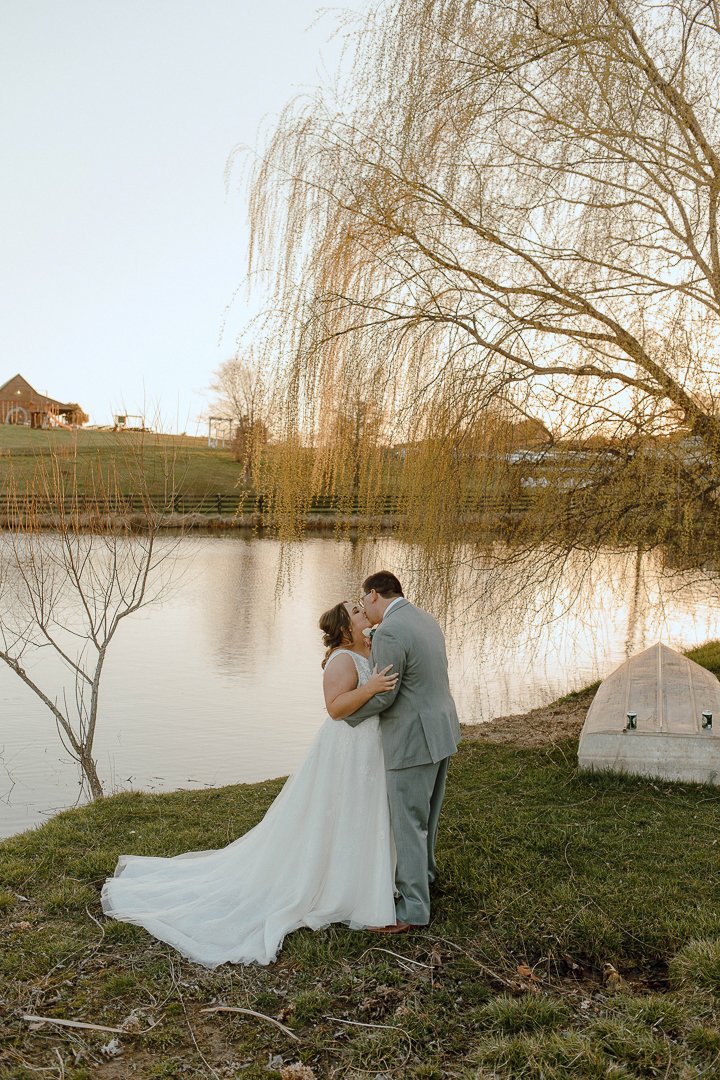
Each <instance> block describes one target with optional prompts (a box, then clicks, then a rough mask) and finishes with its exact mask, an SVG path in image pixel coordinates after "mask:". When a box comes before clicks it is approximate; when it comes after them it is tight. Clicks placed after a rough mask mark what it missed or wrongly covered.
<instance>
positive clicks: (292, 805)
mask: <svg viewBox="0 0 720 1080" xmlns="http://www.w3.org/2000/svg"><path fill="white" fill-rule="evenodd" d="M341 651H342V652H349V655H350V656H351V657H352V659H353V661H354V662H355V665H356V667H357V669H358V680H359V683H363V682H365V681H366V680H367V679H368V678H369V676H370V673H371V665H370V661H369V660H367V659H365V658H364V657H361V656H359V655H357V654H356V653H353V652H350V651H349V650H337V651H336V652H335V653H333V654H332V655H331V657H330V659H329V661H328V663H332V661H333V659H334V658H335V656H337V655H338V653H339V652H341ZM394 860H395V854H394V845H393V841H392V835H391V832H390V819H389V813H388V805H387V789H386V783H385V765H384V761H383V751H382V742H381V739H380V730H379V720H378V718H377V717H372V718H370V719H368V720H365V722H364V723H362V724H359V725H358V726H357V727H355V728H352V727H350V726H349V725H348V724H345V723H344V722H343V721H342V720H340V721H337V720H332V719H330V718H328V719H327V720H326V722H325V724H324V725H323V726H322V728H321V729H320V731H319V732H318V734H317V736H316V738H315V741H314V742H313V744H312V746H311V748H310V750H309V752H308V755H307V757H306V758H305V760H304V762H303V764H302V765H301V766H300V768H299V770H298V771H297V772H296V773H295V774H294V775H293V776H291V777H290V779H289V780H288V781H287V783H286V784H285V786H284V787H283V789H282V791H281V792H280V794H279V795H278V797H277V798H276V799H275V801H274V803H273V804H272V806H271V807H270V808H269V810H268V812H267V813H266V815H265V817H264V818H263V819H262V821H261V822H260V823H259V824H258V825H256V826H255V828H254V829H251V830H250V832H248V833H246V834H245V835H244V836H241V837H239V838H238V839H237V840H235V841H233V843H231V844H228V846H227V847H224V848H219V849H217V850H213V851H189V852H186V853H185V854H183V855H177V856H175V858H169V859H164V858H153V857H147V856H142V855H121V856H120V859H119V861H118V864H117V867H116V869H115V876H114V877H112V878H108V880H107V881H106V882H105V885H104V886H103V891H102V906H103V911H104V912H105V914H106V915H109V916H111V917H112V918H114V919H120V920H121V921H123V922H129V923H136V924H137V925H139V926H144V927H145V929H146V930H148V931H149V932H150V933H151V934H152V935H153V936H154V937H156V938H159V939H160V940H161V941H165V942H167V943H168V944H169V945H172V946H173V947H174V948H175V949H177V950H178V952H180V953H182V954H183V956H186V957H188V959H190V960H194V961H196V962H197V963H199V964H203V965H204V966H205V967H208V968H214V967H217V966H218V965H219V964H224V963H226V962H229V963H233V964H249V963H253V962H255V963H259V964H269V963H271V961H273V960H274V959H275V958H276V956H277V954H278V952H279V950H280V948H281V946H282V943H283V938H284V937H285V935H286V934H289V933H290V931H291V930H296V929H297V928H298V927H300V926H308V927H310V928H311V929H313V930H319V929H321V928H322V927H324V926H328V925H329V924H330V923H336V922H337V923H345V924H346V925H347V926H349V927H351V928H352V929H361V928H362V927H365V926H384V925H386V924H388V923H394V922H395V901H394Z"/></svg>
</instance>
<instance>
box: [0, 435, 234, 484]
mask: <svg viewBox="0 0 720 1080" xmlns="http://www.w3.org/2000/svg"><path fill="white" fill-rule="evenodd" d="M52 458H56V459H57V460H58V461H59V462H60V467H61V468H63V465H64V464H65V466H66V468H67V470H68V473H69V471H70V470H73V471H75V470H76V471H77V477H78V486H79V488H80V490H88V491H92V490H93V484H92V480H91V476H92V474H93V473H97V471H98V470H102V471H104V472H107V470H108V467H109V466H112V467H113V468H114V469H115V470H116V472H117V479H118V484H119V486H120V488H121V489H122V490H124V491H128V492H130V493H132V492H133V491H134V490H136V484H137V474H138V469H139V467H140V466H141V468H142V472H143V475H144V477H145V481H146V483H147V488H148V491H149V492H150V493H151V494H157V495H159V496H162V495H164V494H165V492H166V491H167V486H168V480H169V478H170V480H171V481H172V478H174V480H175V484H176V485H177V486H178V487H179V489H180V490H182V491H183V492H184V493H186V494H188V495H194V496H196V497H197V498H202V497H203V496H205V495H208V494H221V495H228V496H237V494H238V488H237V481H238V476H239V472H240V466H239V465H238V463H237V462H236V461H234V460H233V456H232V454H231V453H230V451H229V450H227V449H210V448H209V447H208V445H207V439H203V438H194V437H192V436H189V435H160V434H154V433H145V434H142V433H138V432H133V431H127V432H113V431H83V430H82V429H79V430H77V431H64V430H59V429H53V430H48V431H43V430H32V429H30V428H25V427H15V426H13V425H7V424H0V486H2V488H3V489H4V488H5V487H6V486H7V484H8V481H9V480H10V477H11V476H12V478H13V481H14V483H16V484H17V485H18V486H19V487H20V488H21V489H22V487H23V485H25V484H26V483H28V482H31V481H32V477H33V475H34V472H35V469H36V467H37V464H38V461H45V462H49V461H50V460H51V459H52ZM171 486H172V483H171Z"/></svg>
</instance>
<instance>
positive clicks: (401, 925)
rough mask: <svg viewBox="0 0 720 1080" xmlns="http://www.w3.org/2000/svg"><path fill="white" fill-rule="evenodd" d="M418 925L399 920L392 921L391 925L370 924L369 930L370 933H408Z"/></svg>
mask: <svg viewBox="0 0 720 1080" xmlns="http://www.w3.org/2000/svg"><path fill="white" fill-rule="evenodd" d="M415 929H416V927H414V926H411V925H410V923H406V922H401V921H400V920H398V921H397V922H396V923H390V925H389V926H368V928H367V930H368V933H369V934H406V933H407V932H408V930H415Z"/></svg>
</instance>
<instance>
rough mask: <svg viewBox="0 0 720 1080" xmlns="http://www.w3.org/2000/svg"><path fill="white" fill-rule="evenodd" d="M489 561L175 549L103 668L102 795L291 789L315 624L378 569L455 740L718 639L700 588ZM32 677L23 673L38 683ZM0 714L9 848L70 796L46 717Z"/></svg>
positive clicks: (271, 545) (5, 699) (719, 611)
mask: <svg viewBox="0 0 720 1080" xmlns="http://www.w3.org/2000/svg"><path fill="white" fill-rule="evenodd" d="M497 554H498V552H497V549H490V548H489V549H488V551H487V552H486V553H482V552H481V553H480V555H478V553H477V552H473V553H470V552H468V553H466V557H463V553H462V552H460V553H457V552H456V553H455V555H454V559H455V560H456V561H455V562H454V563H453V568H452V569H451V572H450V574H449V575H448V571H447V567H444V568H442V569H441V570H438V569H437V568H436V569H432V570H430V571H424V570H423V569H422V567H421V565H420V559H419V556H418V552H417V551H416V550H414V549H413V548H412V547H411V546H408V545H403V544H401V543H400V542H399V541H397V540H394V539H389V538H388V539H383V540H380V541H377V542H376V543H373V544H369V545H366V546H365V547H364V548H360V547H358V546H357V545H356V544H354V543H352V542H351V541H348V540H337V539H330V538H322V539H313V538H308V539H306V540H304V541H303V542H302V544H297V545H293V546H291V547H290V548H287V547H286V548H283V547H282V546H281V545H280V544H279V543H278V542H276V541H274V540H270V539H260V538H252V539H246V538H239V537H237V536H227V535H223V536H212V537H207V536H206V537H199V538H189V539H183V540H182V541H181V542H180V546H179V548H178V556H177V570H178V572H177V574H176V577H175V580H174V583H173V584H172V586H171V587H170V589H169V591H168V592H167V593H166V594H165V595H164V596H163V598H162V600H161V601H160V602H156V603H155V604H153V605H151V606H149V607H147V608H145V609H143V610H141V611H140V612H138V613H137V614H135V615H133V616H131V617H130V618H128V619H127V620H126V621H125V622H124V623H123V624H121V627H120V629H119V631H118V634H117V637H116V639H115V640H114V641H113V643H112V646H111V649H110V651H109V653H108V660H107V664H106V671H105V675H104V683H103V687H102V692H101V693H102V696H101V707H100V721H99V725H98V733H97V738H96V745H95V756H96V758H97V762H98V769H99V772H100V775H101V777H102V779H103V782H104V784H105V785H106V789H107V790H108V791H120V790H130V789H136V788H141V789H144V790H151V791H166V790H171V789H173V788H178V787H204V786H209V785H218V786H219V785H223V784H231V783H241V782H253V781H257V780H262V779H268V778H270V777H276V776H282V775H285V774H287V773H288V772H290V771H292V770H293V769H294V768H295V767H296V766H297V765H298V763H299V762H300V761H301V760H302V757H303V755H304V754H305V752H306V751H307V749H308V747H309V745H310V743H311V741H312V739H313V736H314V735H315V733H316V731H317V730H318V728H319V727H320V725H321V724H322V723H323V720H324V719H325V713H324V707H323V698H322V687H321V669H320V661H321V658H322V655H323V649H322V645H321V641H320V634H319V631H318V629H317V620H318V616H319V615H320V613H321V612H322V611H324V610H325V609H326V608H328V607H330V606H331V605H332V604H334V603H336V602H337V601H338V600H339V599H342V598H355V597H356V596H357V595H358V594H359V586H360V582H361V580H362V578H363V577H364V576H365V575H366V574H367V573H370V572H372V571H373V570H376V569H380V568H385V567H388V568H392V569H393V570H394V571H395V572H396V573H397V574H398V576H400V578H401V580H402V581H403V583H404V585H405V591H406V593H407V594H408V596H409V598H410V599H413V598H418V597H421V598H422V601H423V605H424V606H428V607H429V608H431V609H433V608H434V609H435V614H437V615H438V616H439V617H440V618H441V619H442V620H443V622H444V624H445V626H446V629H447V637H448V654H449V658H450V677H451V684H452V688H453V692H454V695H455V698H456V701H457V705H458V711H459V713H460V718H461V721H462V722H463V723H478V722H482V721H485V720H489V719H491V718H492V717H495V716H501V715H507V714H509V713H517V712H522V711H525V710H527V709H529V708H531V707H534V706H537V705H542V704H546V703H548V702H550V701H552V700H553V699H555V698H557V697H558V696H560V695H561V694H564V693H567V692H568V691H570V690H573V689H579V688H580V687H582V686H584V685H586V684H587V683H589V682H592V681H593V680H595V679H597V678H601V677H604V676H605V675H607V674H608V673H609V672H610V671H611V670H612V669H613V668H614V667H615V666H617V665H618V664H619V663H621V662H622V661H623V660H624V659H626V657H627V656H628V655H630V654H631V653H633V652H636V651H639V650H640V649H642V648H644V647H646V646H648V645H650V644H652V643H653V642H655V641H657V640H659V639H662V640H663V641H665V642H666V643H667V644H669V645H671V646H674V647H687V646H690V645H692V644H696V643H701V642H703V641H705V640H707V639H709V638H713V637H718V636H720V579H719V578H718V574H717V573H716V572H715V571H713V570H692V571H689V570H687V571H682V570H672V569H668V568H667V567H665V566H663V564H662V563H661V560H660V557H659V556H658V555H655V554H645V555H640V554H638V553H635V552H624V553H613V552H610V551H600V552H595V553H592V556H590V555H588V554H581V553H577V554H575V555H573V556H572V557H571V558H569V559H567V560H566V561H565V562H564V563H563V564H562V565H560V564H559V563H558V562H557V560H554V559H552V558H548V559H546V560H545V562H544V563H542V562H541V560H538V561H537V562H536V564H535V565H534V569H533V572H532V575H530V572H529V571H528V570H527V568H525V569H523V568H518V566H517V565H511V566H506V567H505V568H504V569H502V568H501V569H499V568H498V567H499V566H500V567H502V563H498V560H497ZM435 574H437V575H438V577H437V588H435V577H434V575H435ZM441 578H442V580H441ZM448 580H449V582H450V593H449V600H448V599H447V588H448ZM44 663H45V661H44V659H43V657H42V656H41V657H40V658H39V659H38V660H37V661H36V666H35V668H34V671H35V674H36V677H37V678H38V679H40V680H41V681H42V677H43V664H44ZM48 677H49V669H48ZM69 689H72V687H71V686H70V687H69ZM0 709H1V711H0V835H10V834H12V833H14V832H17V831H19V830H22V829H25V828H28V827H30V826H33V825H37V824H41V823H42V822H43V821H45V820H46V819H47V817H48V816H49V815H51V814H53V813H55V812H56V811H57V810H59V809H62V808H65V807H68V806H72V805H73V804H74V803H75V802H76V800H77V799H78V797H79V792H80V786H79V782H78V777H77V772H76V769H75V767H74V765H73V764H72V762H71V761H70V759H69V756H68V754H67V753H66V752H65V751H64V749H63V747H62V745H61V743H60V740H59V738H58V734H57V731H56V729H55V724H54V721H53V718H52V716H51V715H50V713H49V712H48V711H47V709H46V708H45V707H44V706H43V705H42V704H41V703H40V702H39V701H38V700H37V699H36V698H35V697H34V695H33V694H32V692H31V691H30V690H29V689H28V688H27V687H26V686H25V685H24V684H23V683H22V682H21V681H20V679H19V678H18V677H17V675H16V674H15V673H14V672H12V671H11V670H9V669H8V668H6V667H4V666H3V667H2V669H1V670H0Z"/></svg>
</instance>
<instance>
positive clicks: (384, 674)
mask: <svg viewBox="0 0 720 1080" xmlns="http://www.w3.org/2000/svg"><path fill="white" fill-rule="evenodd" d="M397 681H398V674H397V672H396V671H393V670H392V664H388V665H387V667H384V668H383V669H382V671H378V666H377V664H376V665H375V667H374V668H373V673H372V675H371V676H370V678H369V679H368V689H370V688H372V692H373V694H383V693H385V691H386V690H394V689H395V685H396V683H397Z"/></svg>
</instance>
